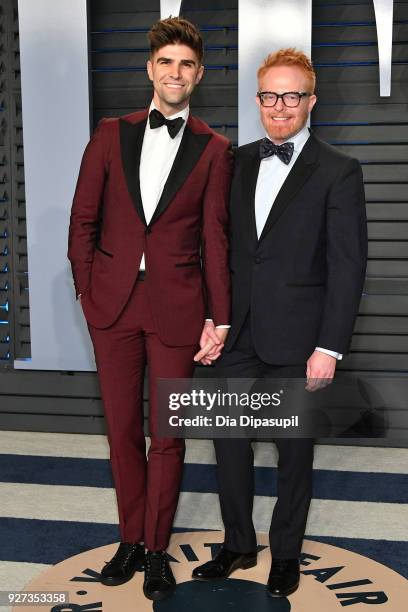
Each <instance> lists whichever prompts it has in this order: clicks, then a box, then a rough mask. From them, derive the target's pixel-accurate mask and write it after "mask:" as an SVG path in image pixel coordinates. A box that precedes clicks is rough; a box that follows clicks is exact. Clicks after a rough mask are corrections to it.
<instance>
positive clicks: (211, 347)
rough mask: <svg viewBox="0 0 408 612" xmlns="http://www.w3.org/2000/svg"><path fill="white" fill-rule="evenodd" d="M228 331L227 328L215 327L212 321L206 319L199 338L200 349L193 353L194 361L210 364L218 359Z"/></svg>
mask: <svg viewBox="0 0 408 612" xmlns="http://www.w3.org/2000/svg"><path fill="white" fill-rule="evenodd" d="M228 331H229V329H224V328H218V329H217V328H216V327H215V325H214V323H213V322H212V321H206V322H205V323H204V327H203V331H202V333H201V338H200V347H201V350H200V351H199V352H198V353H197V354H196V355H194V361H199V362H200V363H202V364H203V365H211V363H212V362H213V361H215V360H216V359H218V357H219V356H220V355H221V351H222V349H223V348H224V342H225V339H226V337H227V335H228Z"/></svg>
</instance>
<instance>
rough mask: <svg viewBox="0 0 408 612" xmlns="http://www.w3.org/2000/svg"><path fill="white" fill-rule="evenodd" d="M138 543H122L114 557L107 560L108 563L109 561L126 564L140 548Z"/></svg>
mask: <svg viewBox="0 0 408 612" xmlns="http://www.w3.org/2000/svg"><path fill="white" fill-rule="evenodd" d="M138 546H139V545H138V544H131V545H129V544H126V545H123V544H120V545H119V548H118V550H117V551H116V553H115V554H114V556H113V557H112V559H111V560H110V561H107V563H106V565H109V563H116V562H117V563H120V564H121V565H126V564H127V563H128V562H129V559H130V557H131V556H132V555H133V554H134V553H135V551H136V550H137V549H138Z"/></svg>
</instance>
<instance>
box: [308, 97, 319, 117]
mask: <svg viewBox="0 0 408 612" xmlns="http://www.w3.org/2000/svg"><path fill="white" fill-rule="evenodd" d="M316 102H317V96H315V95H314V94H313V95H311V96H310V98H309V104H308V111H309V113H311V112H312V108H313V107H314V105H315V104H316Z"/></svg>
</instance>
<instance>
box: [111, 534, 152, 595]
mask: <svg viewBox="0 0 408 612" xmlns="http://www.w3.org/2000/svg"><path fill="white" fill-rule="evenodd" d="M144 566H145V551H144V547H143V546H142V545H141V544H130V543H128V542H121V543H120V544H119V548H118V550H117V551H116V553H115V555H114V556H113V557H112V559H111V560H110V561H108V562H107V563H106V564H105V567H104V568H103V569H102V571H101V582H102V584H104V585H106V586H118V585H119V584H124V583H125V582H127V581H128V580H130V579H131V578H132V577H133V574H134V573H135V572H142V571H143V570H144Z"/></svg>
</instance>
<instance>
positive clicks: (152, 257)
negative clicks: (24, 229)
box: [68, 18, 232, 600]
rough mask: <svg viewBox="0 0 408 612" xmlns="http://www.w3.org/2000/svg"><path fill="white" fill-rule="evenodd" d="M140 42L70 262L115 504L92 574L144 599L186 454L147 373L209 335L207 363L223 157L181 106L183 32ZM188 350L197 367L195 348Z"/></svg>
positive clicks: (198, 55)
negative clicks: (138, 575) (137, 107)
mask: <svg viewBox="0 0 408 612" xmlns="http://www.w3.org/2000/svg"><path fill="white" fill-rule="evenodd" d="M149 41H150V46H151V55H150V59H149V60H148V62H147V71H148V75H149V78H150V80H151V81H152V83H153V88H154V96H153V100H152V103H151V105H150V108H149V109H147V110H143V111H140V112H134V113H131V114H129V115H126V116H123V117H120V118H114V119H103V120H102V121H101V122H100V123H99V125H98V127H97V129H96V130H95V133H94V135H93V136H92V138H91V140H90V142H89V144H88V145H87V147H86V150H85V153H84V156H83V159H82V164H81V169H80V173H79V178H78V183H77V187H76V191H75V197H74V201H73V206H72V213H71V223H70V231H69V250H68V257H69V259H70V261H71V265H72V272H73V277H74V283H75V288H76V293H77V296H78V297H79V299H80V302H81V305H82V309H83V312H84V315H85V317H86V320H87V323H88V328H89V332H90V335H91V338H92V342H93V346H94V350H95V359H96V364H97V369H98V375H99V381H100V387H101V393H102V400H103V405H104V410H105V417H106V422H107V429H108V437H109V444H110V451H111V452H110V456H111V465H112V471H113V476H114V483H115V488H116V495H117V502H118V510H119V522H120V532H121V544H120V546H119V549H118V551H117V553H116V554H115V556H114V557H113V559H112V560H111V561H109V562H108V563H107V564H106V565H105V567H104V568H103V569H102V572H101V581H102V583H103V584H105V585H118V584H122V583H124V582H126V581H127V580H129V579H130V578H131V577H132V576H133V574H134V573H135V571H142V570H143V569H145V581H144V587H143V588H144V593H145V595H146V597H148V598H150V599H154V600H156V599H163V598H164V597H167V596H168V595H170V594H171V593H172V592H173V591H174V588H175V580H174V577H173V574H172V572H171V569H170V566H169V564H168V561H167V557H166V554H165V550H166V548H167V545H168V542H169V537H170V532H171V528H172V523H173V517H174V514H175V511H176V507H177V501H178V495H179V487H180V479H181V474H182V467H183V458H184V441H183V440H182V439H173V438H159V437H158V436H157V379H158V378H189V377H191V376H192V375H193V369H194V365H195V363H194V360H193V358H194V355H195V354H196V353H197V351H198V350H199V348H200V346H201V348H203V347H205V346H211V347H213V343H214V342H217V345H218V353H217V351H214V348H211V352H210V353H209V357H208V358H207V359H208V361H207V362H208V363H209V362H210V360H211V359H213V358H214V355H216V354H219V349H220V348H221V347H222V346H223V342H224V340H225V338H226V335H227V328H228V323H229V317H230V284H229V271H228V255H227V208H228V197H229V187H230V180H231V171H232V169H231V166H232V154H231V149H230V143H229V141H228V140H227V139H225V138H224V137H222V136H220V135H219V134H217V133H215V132H214V131H213V130H211V129H210V128H209V127H208V125H206V124H205V123H203V122H202V121H200V120H199V119H197V118H195V117H193V116H192V115H191V114H190V113H189V99H190V96H191V93H192V91H193V89H194V87H195V85H197V84H198V83H199V81H200V80H201V77H202V75H203V70H204V67H203V65H202V63H201V61H202V53H203V48H202V40H201V37H200V34H199V32H198V31H197V29H196V28H195V26H193V25H192V24H191V23H189V22H188V21H186V20H183V19H180V18H169V19H166V20H162V21H159V22H158V23H157V24H155V26H153V28H152V30H151V31H150V33H149ZM204 352H205V351H204ZM200 358H203V359H204V363H205V359H206V358H205V356H204V357H203V354H202V351H201V352H200ZM146 362H147V364H148V368H149V428H150V438H151V443H150V448H149V451H148V457H147V458H146V449H145V436H144V433H143V380H144V371H145V365H146ZM142 543H144V546H143V545H142ZM145 548H146V549H147V551H146V553H145Z"/></svg>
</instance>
